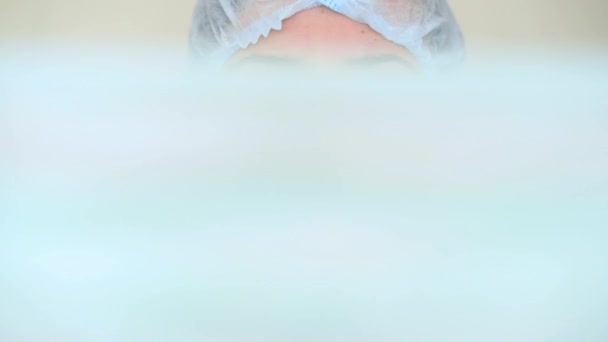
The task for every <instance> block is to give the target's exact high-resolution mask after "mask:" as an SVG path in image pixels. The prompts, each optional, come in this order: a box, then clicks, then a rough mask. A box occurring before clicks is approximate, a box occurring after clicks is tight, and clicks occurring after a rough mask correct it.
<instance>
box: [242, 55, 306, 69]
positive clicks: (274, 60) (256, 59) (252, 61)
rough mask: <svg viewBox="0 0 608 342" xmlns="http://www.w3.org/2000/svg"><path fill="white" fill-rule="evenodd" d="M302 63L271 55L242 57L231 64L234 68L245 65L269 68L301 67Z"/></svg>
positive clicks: (293, 59)
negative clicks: (266, 66) (267, 66)
mask: <svg viewBox="0 0 608 342" xmlns="http://www.w3.org/2000/svg"><path fill="white" fill-rule="evenodd" d="M302 64H303V63H302V61H300V60H298V59H295V58H290V57H284V56H273V55H251V56H247V57H243V58H242V59H239V60H237V61H234V62H233V63H232V66H234V67H241V66H246V65H270V66H299V65H302Z"/></svg>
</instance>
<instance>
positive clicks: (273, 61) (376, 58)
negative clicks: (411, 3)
mask: <svg viewBox="0 0 608 342" xmlns="http://www.w3.org/2000/svg"><path fill="white" fill-rule="evenodd" d="M343 63H344V64H346V65H347V66H355V67H364V66H376V65H383V64H390V63H397V64H399V65H401V66H403V67H405V68H407V69H414V64H413V63H412V62H411V61H409V60H407V59H406V58H403V57H400V56H398V55H390V54H386V55H371V56H364V57H357V58H351V59H346V60H344V61H343ZM249 64H253V65H255V64H259V65H273V66H303V65H306V64H307V63H306V62H305V61H304V60H301V59H298V58H293V57H286V56H276V55H251V56H247V57H244V58H242V59H239V60H237V61H234V63H233V64H232V66H233V67H237V68H238V67H241V66H245V65H249Z"/></svg>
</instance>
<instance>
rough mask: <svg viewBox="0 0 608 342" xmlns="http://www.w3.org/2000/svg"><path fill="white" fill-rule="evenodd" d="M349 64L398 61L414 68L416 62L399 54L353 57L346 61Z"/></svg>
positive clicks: (361, 64)
mask: <svg viewBox="0 0 608 342" xmlns="http://www.w3.org/2000/svg"><path fill="white" fill-rule="evenodd" d="M344 63H345V64H346V65H349V66H375V65H380V64H389V63H397V64H399V65H401V66H403V67H405V68H407V69H414V64H413V63H412V62H411V61H409V60H407V59H406V58H403V57H400V56H397V55H372V56H365V57H358V58H351V59H348V60H346V61H344Z"/></svg>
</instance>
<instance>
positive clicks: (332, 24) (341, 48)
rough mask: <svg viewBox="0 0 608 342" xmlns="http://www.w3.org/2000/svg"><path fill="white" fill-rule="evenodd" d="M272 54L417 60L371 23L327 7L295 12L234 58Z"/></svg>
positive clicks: (317, 57)
mask: <svg viewBox="0 0 608 342" xmlns="http://www.w3.org/2000/svg"><path fill="white" fill-rule="evenodd" d="M256 55H270V56H282V57H294V58H298V59H309V60H314V61H327V60H340V59H343V58H358V57H365V56H370V55H396V56H399V57H402V58H404V59H406V60H409V61H412V62H413V61H414V58H413V57H412V55H411V54H410V53H409V52H408V51H407V49H405V48H404V47H402V46H400V45H397V44H395V43H393V42H390V41H388V40H387V39H385V38H384V37H383V36H382V35H381V34H379V33H378V32H376V31H374V30H372V29H371V28H370V27H369V26H368V25H366V24H362V23H359V22H357V21H354V20H352V19H350V18H348V17H346V16H343V15H341V14H338V13H336V12H334V11H332V10H330V9H329V8H327V7H323V6H320V7H315V8H311V9H308V10H304V11H301V12H299V13H296V14H295V15H293V16H292V17H290V18H288V19H286V20H284V21H283V25H282V29H281V30H279V31H276V30H273V31H271V32H270V34H269V35H268V37H261V38H260V39H259V41H258V42H257V43H256V44H253V45H250V46H248V47H247V48H245V49H242V50H239V51H238V52H237V53H236V54H235V55H234V56H233V57H232V58H231V61H238V60H240V59H243V58H246V57H248V56H256Z"/></svg>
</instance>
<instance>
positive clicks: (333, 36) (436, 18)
mask: <svg viewBox="0 0 608 342" xmlns="http://www.w3.org/2000/svg"><path fill="white" fill-rule="evenodd" d="M191 46H192V50H193V52H194V54H195V55H196V56H199V57H203V58H206V59H213V60H219V61H222V62H227V64H228V65H233V66H241V65H244V64H245V65H248V64H259V63H263V64H264V63H269V64H270V63H271V64H278V65H282V64H289V65H291V64H301V65H306V64H312V63H315V64H334V65H355V66H356V65H387V64H388V65H393V66H397V65H400V66H401V67H403V68H404V69H407V68H412V67H414V68H416V67H418V66H423V67H426V66H438V67H443V66H446V65H450V64H453V63H454V62H458V61H460V59H461V58H462V54H463V42H462V35H461V34H460V30H459V29H458V25H457V24H456V21H455V20H454V17H453V16H452V13H451V11H450V9H449V7H448V5H447V3H446V2H445V0H199V2H198V5H197V7H196V9H195V13H194V22H193V27H192V32H191Z"/></svg>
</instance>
